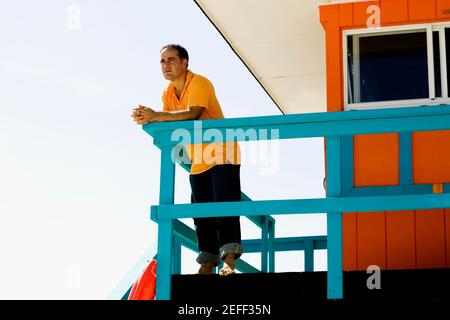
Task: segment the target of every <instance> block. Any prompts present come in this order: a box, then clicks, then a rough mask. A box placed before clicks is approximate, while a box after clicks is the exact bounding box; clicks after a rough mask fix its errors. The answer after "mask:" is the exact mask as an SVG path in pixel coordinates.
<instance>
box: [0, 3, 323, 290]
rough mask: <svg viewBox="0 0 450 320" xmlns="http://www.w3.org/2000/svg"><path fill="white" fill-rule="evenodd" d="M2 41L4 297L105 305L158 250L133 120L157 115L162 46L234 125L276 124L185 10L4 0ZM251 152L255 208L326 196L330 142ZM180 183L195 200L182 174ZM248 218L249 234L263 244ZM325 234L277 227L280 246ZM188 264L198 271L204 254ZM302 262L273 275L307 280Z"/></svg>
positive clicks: (290, 262) (147, 150)
mask: <svg viewBox="0 0 450 320" xmlns="http://www.w3.org/2000/svg"><path fill="white" fill-rule="evenodd" d="M0 41H1V42H0V88H1V89H0V150H1V157H0V299H17V298H19V299H104V298H107V297H108V296H109V295H110V293H111V292H112V290H113V289H114V288H115V287H116V286H117V284H118V283H119V282H120V281H121V280H122V279H123V278H124V276H125V275H126V274H127V273H128V272H129V271H130V269H132V268H133V266H135V264H136V263H137V262H138V261H140V259H142V257H144V258H145V257H146V256H148V255H151V256H152V255H153V254H155V253H156V232H157V228H156V224H155V223H153V222H151V221H150V219H149V206H150V205H151V204H157V203H158V193H159V165H160V164H159V150H158V149H157V148H156V147H154V146H153V144H152V139H151V137H150V136H148V135H147V134H146V133H145V132H144V131H143V130H142V128H141V127H140V126H137V125H136V124H135V123H134V122H132V121H131V118H130V114H131V109H132V108H134V107H135V106H136V105H138V104H144V105H147V106H151V107H154V108H155V109H160V106H161V101H160V100H161V93H162V90H163V89H164V87H165V86H167V82H166V80H164V79H163V77H162V75H161V72H160V68H159V50H160V48H161V47H162V46H163V45H165V44H167V43H180V44H182V45H183V46H185V47H186V48H187V49H188V51H189V54H190V61H189V66H190V69H191V70H192V71H194V72H196V73H200V74H202V75H204V76H206V77H208V78H209V79H210V80H211V81H212V83H213V84H214V87H215V90H216V94H217V96H218V99H219V101H220V103H221V105H222V109H223V111H224V113H225V116H226V117H249V116H257V115H277V114H281V113H280V111H279V110H278V108H277V107H276V106H275V105H274V104H273V102H272V101H271V99H270V98H269V97H268V96H267V95H266V93H265V92H264V91H263V90H262V88H261V87H260V86H259V84H258V83H257V82H256V81H255V79H254V78H253V76H252V75H251V74H250V73H249V72H248V71H247V69H246V68H245V66H244V65H243V64H242V63H241V61H240V60H239V59H238V58H237V57H236V55H235V54H234V53H233V52H232V50H231V49H230V48H229V47H228V45H227V44H226V42H225V41H224V40H223V39H222V37H221V36H220V34H219V33H218V32H217V31H216V30H215V28H214V27H213V26H212V25H211V24H210V22H209V21H208V20H207V19H206V18H205V17H204V16H203V13H202V12H201V11H200V10H199V8H198V7H197V6H196V4H195V3H194V2H193V1H190V0H170V1H169V0H165V1H148V0H132V1H125V0H96V1H88V0H84V1H83V0H78V1H77V0H75V1H66V0H58V1H55V0H40V1H31V0H14V1H13V0H0ZM248 145H249V144H248V143H246V144H245V145H242V148H243V150H244V155H243V160H244V161H243V164H242V169H241V173H242V174H241V179H242V189H243V191H244V192H246V194H248V195H249V196H250V197H251V198H253V199H255V200H256V199H289V198H307V197H322V196H323V188H322V179H323V176H324V173H323V143H322V140H321V139H305V140H296V141H294V140H289V141H282V142H280V144H279V145H278V148H277V149H275V150H276V154H275V155H273V154H272V155H271V157H270V159H269V158H267V157H266V162H265V163H264V162H263V161H259V162H256V163H250V162H249V161H247V162H245V159H246V158H245V157H246V155H245V154H246V150H250V149H251V148H248ZM260 158H261V157H260ZM263 159H264V158H263ZM267 159H269V160H270V161H271V162H267V161H269V160H267ZM268 166H269V167H271V168H272V169H274V170H269V171H270V173H268V172H267V170H265V169H267V168H268ZM176 183H177V187H176V202H177V203H186V202H189V183H188V175H187V173H186V172H182V171H181V170H177V182H176ZM241 221H242V228H243V238H254V237H256V236H258V230H257V229H256V228H255V227H254V226H253V225H252V224H251V223H249V222H248V221H247V220H246V219H245V218H241ZM185 222H186V223H188V224H190V225H191V226H192V222H191V221H190V220H189V221H185ZM325 233H326V224H325V220H324V217H323V215H316V216H312V215H311V216H305V217H294V216H287V217H277V228H276V235H277V236H301V235H314V234H325ZM183 257H184V258H185V259H184V260H185V262H186V263H185V265H184V266H183V272H184V273H191V272H193V271H194V270H195V268H196V264H195V263H193V260H194V258H195V254H193V253H189V252H187V251H186V252H184V254H183ZM301 257H302V255H301V254H300V253H286V254H284V253H282V254H279V255H278V254H277V258H279V259H278V261H279V263H278V264H277V270H276V271H299V270H301V269H302V268H303V262H302V260H301ZM243 258H244V259H247V260H248V261H251V262H254V263H255V265H256V266H258V265H259V263H258V257H257V256H256V255H250V254H247V255H244V256H243ZM317 262H318V264H317V267H318V268H319V269H320V268H324V267H326V262H324V255H323V253H322V255H320V254H319V255H318V257H317Z"/></svg>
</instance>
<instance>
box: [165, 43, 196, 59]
mask: <svg viewBox="0 0 450 320" xmlns="http://www.w3.org/2000/svg"><path fill="white" fill-rule="evenodd" d="M165 49H174V50H176V51H177V54H178V57H179V58H180V59H181V60H183V59H186V60H187V61H188V62H189V54H188V52H187V50H186V49H185V48H184V47H182V46H180V45H179V44H167V45H165V46H164V47H162V49H161V51H159V52H162V51H163V50H165Z"/></svg>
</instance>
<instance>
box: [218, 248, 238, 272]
mask: <svg viewBox="0 0 450 320" xmlns="http://www.w3.org/2000/svg"><path fill="white" fill-rule="evenodd" d="M234 258H235V255H234V253H229V254H227V256H226V257H225V259H224V260H223V267H222V269H220V271H219V274H220V275H221V276H228V275H230V274H234V273H235V271H234V261H235V259H234Z"/></svg>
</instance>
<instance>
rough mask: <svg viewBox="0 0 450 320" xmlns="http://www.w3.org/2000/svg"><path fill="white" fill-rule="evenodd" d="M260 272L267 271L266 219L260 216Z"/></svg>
mask: <svg viewBox="0 0 450 320" xmlns="http://www.w3.org/2000/svg"><path fill="white" fill-rule="evenodd" d="M261 220H262V224H261V272H267V250H268V243H267V242H268V241H267V240H268V231H269V228H268V219H267V217H266V216H264V217H261Z"/></svg>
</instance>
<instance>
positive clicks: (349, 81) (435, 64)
mask: <svg viewBox="0 0 450 320" xmlns="http://www.w3.org/2000/svg"><path fill="white" fill-rule="evenodd" d="M401 28H402V27H389V28H383V29H381V30H383V31H380V29H378V30H372V29H365V30H350V31H346V32H345V33H344V39H345V42H344V50H345V51H344V53H345V55H344V57H345V58H344V67H345V69H344V70H345V71H346V72H345V74H344V79H345V87H344V90H345V91H344V92H345V109H346V110H350V109H368V108H376V107H397V106H413V105H424V104H439V103H448V101H450V100H449V99H448V91H449V90H448V83H449V81H448V78H447V77H448V74H449V72H448V66H447V58H448V55H449V54H450V50H449V49H447V44H448V43H450V39H449V37H450V29H449V28H450V25H436V26H431V25H418V26H407V27H403V29H401Z"/></svg>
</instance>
